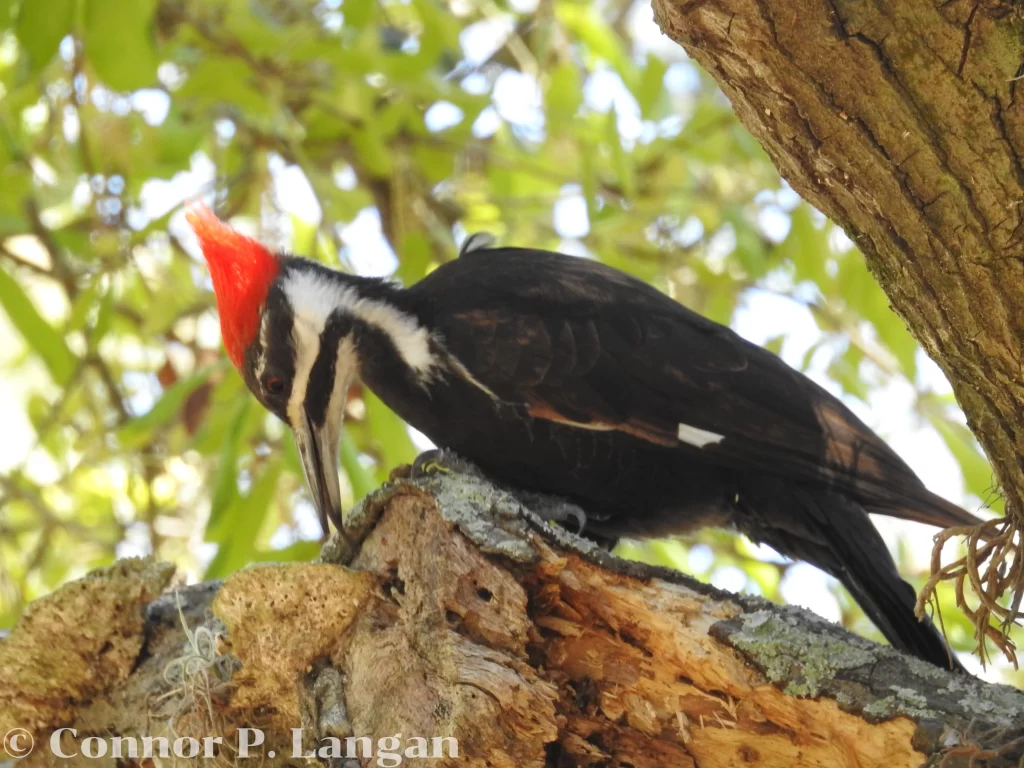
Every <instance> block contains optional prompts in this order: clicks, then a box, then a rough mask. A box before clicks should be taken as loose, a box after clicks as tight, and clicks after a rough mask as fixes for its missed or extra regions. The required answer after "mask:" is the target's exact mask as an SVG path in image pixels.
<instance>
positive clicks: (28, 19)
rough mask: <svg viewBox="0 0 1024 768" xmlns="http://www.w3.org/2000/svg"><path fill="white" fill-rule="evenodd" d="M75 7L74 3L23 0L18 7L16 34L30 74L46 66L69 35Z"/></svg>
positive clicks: (59, 0) (71, 1)
mask: <svg viewBox="0 0 1024 768" xmlns="http://www.w3.org/2000/svg"><path fill="white" fill-rule="evenodd" d="M75 5H76V2H75V0H44V2H33V0H24V1H23V2H22V3H21V10H20V11H19V13H18V23H17V26H16V27H15V34H16V35H17V37H18V42H19V43H21V45H22V47H23V48H24V49H25V51H26V52H27V53H28V55H29V59H30V62H31V67H32V71H33V72H38V71H39V70H40V69H42V68H43V67H44V66H46V64H47V63H49V61H50V59H52V58H53V54H55V53H56V52H57V48H58V47H59V46H60V41H61V40H63V39H64V36H65V35H67V34H68V33H70V32H71V25H72V23H73V22H74V19H75Z"/></svg>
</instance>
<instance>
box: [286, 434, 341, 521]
mask: <svg viewBox="0 0 1024 768" xmlns="http://www.w3.org/2000/svg"><path fill="white" fill-rule="evenodd" d="M293 431H294V433H295V445H296V446H297V447H298V449H299V456H300V457H301V458H302V469H303V471H304V472H305V473H306V484H307V485H309V490H310V491H311V492H312V494H313V503H314V504H316V511H317V514H318V515H319V516H320V526H321V527H322V528H323V531H324V536H329V535H330V532H331V531H330V527H329V526H328V524H327V521H328V520H330V522H332V523H334V527H335V528H337V529H338V530H339V531H341V530H342V524H341V486H340V485H339V482H338V442H339V439H340V437H341V419H337V420H333V419H326V420H325V422H324V424H323V425H321V426H319V427H318V426H316V425H315V424H313V422H312V421H311V420H310V419H309V418H308V417H307V416H306V415H305V414H303V418H302V419H301V422H300V423H299V424H295V425H293Z"/></svg>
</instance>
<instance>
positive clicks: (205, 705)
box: [0, 474, 1024, 768]
mask: <svg viewBox="0 0 1024 768" xmlns="http://www.w3.org/2000/svg"><path fill="white" fill-rule="evenodd" d="M351 521H352V522H353V523H354V524H363V525H365V528H366V529H368V530H370V532H369V534H368V536H367V538H366V539H365V541H364V542H363V543H362V545H361V547H360V549H359V551H358V552H357V553H355V557H354V559H353V560H352V561H351V565H350V566H349V567H343V566H341V565H337V564H334V563H333V562H331V560H333V559H335V558H336V557H337V552H338V551H339V549H340V543H339V542H337V541H334V542H333V544H332V545H329V546H328V547H327V548H326V549H325V551H324V555H323V558H322V560H323V562H319V563H312V564H287V565H269V566H259V567H253V568H249V569H246V570H243V571H240V572H238V573H237V574H235V575H234V576H232V577H231V578H229V579H228V580H227V581H226V582H224V583H223V584H220V583H211V584H202V585H197V586H193V587H186V588H183V589H181V590H177V591H172V592H169V593H167V594H165V595H163V596H161V597H159V598H157V599H155V600H153V599H152V598H153V591H154V588H156V589H159V587H160V585H162V584H164V583H166V581H167V579H168V578H169V575H168V571H167V569H166V568H165V567H162V566H155V565H154V564H152V563H149V562H147V561H125V562H123V563H120V564H118V565H117V566H115V567H113V568H110V569H105V570H104V571H101V572H97V573H96V574H94V575H92V576H91V577H90V578H89V579H87V580H83V581H81V582H77V583H75V584H71V585H68V586H66V587H64V588H63V589H62V590H60V591H58V592H57V593H55V594H54V595H52V596H50V597H48V598H44V599H43V600H41V601H38V602H37V603H36V604H34V605H33V607H32V608H31V609H30V611H29V612H27V613H26V616H25V618H24V619H23V620H22V622H21V623H20V624H19V625H18V626H17V627H16V628H15V630H14V632H13V633H12V635H11V636H10V637H9V638H8V639H7V640H5V641H2V642H0V670H3V682H4V686H5V690H4V691H3V695H4V696H5V701H6V702H7V705H6V706H5V707H4V708H2V709H0V733H3V732H6V731H7V730H8V729H10V728H14V727H25V728H28V729H29V730H31V731H32V732H33V733H34V735H35V737H36V742H37V744H39V745H41V746H40V747H39V748H37V750H36V751H35V752H34V753H33V754H32V755H31V756H30V757H29V758H28V759H27V761H24V762H23V763H22V764H27V765H44V764H51V765H57V764H59V765H70V766H75V765H79V764H81V765H83V766H85V765H89V766H104V765H111V766H112V765H114V760H113V759H86V758H79V759H72V760H56V759H54V758H53V756H52V755H51V754H50V753H49V749H48V748H47V747H46V744H47V741H48V733H50V732H51V731H52V730H53V729H55V728H57V727H61V726H72V727H74V728H76V729H77V731H78V734H77V739H71V738H70V737H68V738H65V739H64V741H63V742H62V743H63V744H64V749H65V751H66V752H68V753H71V752H72V751H74V750H75V749H76V748H77V749H80V748H81V742H82V740H83V739H84V738H85V737H86V736H89V735H102V736H105V737H110V736H113V735H125V736H127V735H135V736H143V735H149V736H159V735H172V736H177V735H192V736H194V737H196V738H201V737H203V736H216V735H220V736H223V737H224V739H225V742H227V743H232V740H233V739H234V738H235V734H236V732H237V729H238V728H240V727H258V728H262V729H265V731H266V734H267V741H266V743H265V744H264V745H263V747H262V750H263V751H264V752H265V753H266V762H265V763H261V764H265V765H285V764H290V765H300V764H303V762H302V761H301V760H297V759H295V758H294V757H293V756H292V754H293V752H292V747H291V740H292V735H291V733H290V729H291V728H296V727H302V728H304V729H305V730H304V732H303V738H304V740H305V748H306V749H308V748H310V747H311V746H313V745H314V744H315V743H316V742H317V740H318V739H320V738H323V737H328V736H334V737H337V738H344V737H346V736H349V735H357V736H370V737H372V738H373V739H374V741H375V742H376V740H377V739H378V738H380V737H383V736H388V735H391V734H395V733H402V734H404V735H406V736H409V735H413V734H419V735H423V736H426V737H432V736H452V737H455V738H457V739H458V741H459V748H460V757H459V758H458V759H452V760H431V761H430V764H432V765H459V766H463V765H465V766H493V767H495V768H497V767H499V766H508V767H509V768H513V767H518V766H575V765H594V766H609V765H616V766H618V765H630V766H635V767H636V768H642V767H646V766H650V768H663V767H664V768H667V767H669V766H673V767H674V766H679V767H680V768H685V767H686V766H701V768H714V767H716V766H722V767H723V768H724V767H725V766H736V765H752V766H787V767H788V766H795V767H799V766H823V765H827V766H857V767H858V768H866V767H867V766H886V767H887V768H888V767H890V766H917V765H922V764H924V763H925V762H926V761H928V760H929V759H931V760H932V761H933V762H935V761H937V760H938V759H939V757H940V756H941V755H943V754H946V755H947V756H949V757H950V761H949V762H948V763H947V764H948V765H954V766H955V765H961V764H962V765H966V764H967V760H968V759H969V758H970V756H972V755H974V756H977V755H978V753H979V750H980V749H990V750H992V751H993V752H995V751H997V750H999V749H1000V748H1004V754H1003V755H1002V757H1001V758H999V759H998V760H996V761H993V762H989V763H987V764H988V765H999V764H1006V765H1011V764H1016V763H1015V762H1014V761H1015V760H1016V759H1018V758H1020V757H1021V755H1022V748H1021V746H1020V745H1019V744H1017V745H1015V743H1014V739H1016V738H1019V737H1020V736H1022V735H1024V734H1022V733H1021V729H1020V723H1021V722H1024V694H1021V693H1020V692H1018V691H1014V690H1012V689H1009V688H1006V687H1002V686H992V685H986V684H984V683H980V682H978V681H976V680H973V679H970V678H966V677H958V676H953V675H950V674H947V673H945V672H943V671H941V670H938V669H936V668H934V667H931V666H929V665H926V664H923V663H921V662H918V661H916V660H913V659H909V658H907V657H904V656H902V655H901V654H899V653H896V652H895V651H892V650H891V649H888V648H885V647H882V646H878V645H875V644H873V643H871V642H868V641H866V640H864V639H862V638H858V637H856V636H854V635H851V634H849V633H847V632H845V631H844V630H842V629H840V628H838V627H836V626H834V625H831V624H829V623H827V622H825V621H823V620H822V619H820V618H816V617H814V616H813V615H811V614H808V613H806V612H804V611H801V610H798V609H792V608H780V607H778V606H774V605H771V604H769V603H767V602H765V601H762V600H759V599H752V598H746V597H739V596H734V595H728V594H725V593H722V592H720V591H717V590H714V589H713V588H710V587H707V586H705V585H701V584H699V583H697V582H694V581H692V580H690V579H688V578H686V577H683V576H681V575H680V574H678V573H675V572H670V571H666V570H662V569H653V568H648V567H644V566H638V565H636V564H630V563H625V562H623V561H619V560H617V559H615V558H613V557H611V556H609V555H607V554H606V553H604V552H602V551H600V550H597V549H595V548H593V547H592V546H591V545H589V544H588V543H586V542H583V541H582V540H580V539H578V538H576V537H575V536H572V535H571V534H567V533H565V532H563V531H558V530H553V529H551V528H550V527H549V526H547V525H546V524H545V523H543V521H541V520H539V519H537V518H536V517H535V516H533V515H532V513H530V512H529V511H526V510H523V509H522V507H521V506H520V504H519V503H518V502H516V501H515V500H514V499H513V498H512V497H510V496H508V495H507V494H505V493H504V492H502V491H500V490H497V489H495V488H494V487H493V486H491V485H489V484H488V483H486V482H485V481H483V480H481V479H480V478H478V477H476V476H469V475H458V474H438V475H434V476H431V477H427V478H420V479H417V480H402V481H399V482H397V483H396V484H394V485H392V486H391V487H390V488H388V489H387V490H386V491H381V492H379V493H378V494H376V495H375V496H373V497H371V498H369V499H367V501H366V502H364V504H363V505H362V506H361V507H360V508H358V509H357V510H355V511H354V514H353V516H352V518H351ZM150 600H151V602H147V601H150ZM85 606H92V607H93V610H91V611H90V610H83V608H84V607H85ZM184 626H187V627H188V628H189V629H188V633H189V636H188V637H186V632H185V630H184V628H183V627H184ZM83 636H84V637H87V638H88V643H86V644H85V645H83V644H82V643H81V641H80V638H81V637H83ZM214 638H215V640H214ZM270 750H274V752H275V753H276V755H275V756H273V757H270V756H269V751H270ZM950 750H954V753H952V754H950ZM219 760H220V761H221V762H223V763H224V764H229V763H231V764H233V763H234V762H235V761H236V760H237V757H236V756H235V755H233V754H231V753H230V751H225V752H223V753H222V754H221V755H220V757H219ZM406 762H407V763H408V764H412V765H414V764H417V763H418V762H419V761H417V760H408V761H406ZM121 764H122V765H125V764H128V765H131V764H133V763H132V762H131V761H127V762H122V763H121ZM363 764H364V765H372V764H375V763H374V762H373V761H372V760H371V761H365V762H364V763H363Z"/></svg>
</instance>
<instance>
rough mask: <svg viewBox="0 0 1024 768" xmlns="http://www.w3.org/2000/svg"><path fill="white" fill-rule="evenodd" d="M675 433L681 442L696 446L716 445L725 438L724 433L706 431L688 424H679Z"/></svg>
mask: <svg viewBox="0 0 1024 768" xmlns="http://www.w3.org/2000/svg"><path fill="white" fill-rule="evenodd" d="M677 434H678V437H679V440H680V441H681V442H684V443H689V444H690V445H694V446H696V447H697V448H703V447H704V446H706V445H716V444H718V443H720V442H722V441H723V440H725V435H719V434H716V433H715V432H708V431H707V430H706V429H700V428H698V427H691V426H690V425H689V424H680V425H679V432H678V433H677Z"/></svg>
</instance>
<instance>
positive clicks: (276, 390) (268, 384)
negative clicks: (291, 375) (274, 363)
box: [263, 376, 284, 395]
mask: <svg viewBox="0 0 1024 768" xmlns="http://www.w3.org/2000/svg"><path fill="white" fill-rule="evenodd" d="M263 386H264V388H266V390H267V392H269V393H270V394H272V395H280V394H281V393H282V392H283V391H284V381H283V380H282V379H281V378H280V377H279V376H267V378H265V379H264V380H263Z"/></svg>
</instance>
